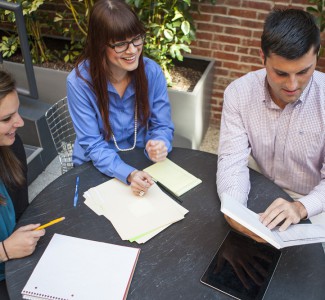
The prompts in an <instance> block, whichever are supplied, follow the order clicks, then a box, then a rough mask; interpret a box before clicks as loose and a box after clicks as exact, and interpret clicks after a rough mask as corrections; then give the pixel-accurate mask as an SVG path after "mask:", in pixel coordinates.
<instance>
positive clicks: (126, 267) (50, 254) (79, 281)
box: [21, 234, 140, 300]
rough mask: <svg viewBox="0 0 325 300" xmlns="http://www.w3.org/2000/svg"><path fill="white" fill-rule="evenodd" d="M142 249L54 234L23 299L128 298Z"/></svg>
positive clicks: (25, 290) (78, 299) (87, 299)
mask: <svg viewBox="0 0 325 300" xmlns="http://www.w3.org/2000/svg"><path fill="white" fill-rule="evenodd" d="M139 253H140V249H138V248H130V247H124V246H118V245H113V244H108V243H102V242H96V241H91V240H85V239H80V238H75V237H71V236H66V235H61V234H54V236H53V237H52V239H51V241H50V243H49V245H48V246H47V248H46V249H45V252H44V253H43V255H42V257H41V259H40V260H39V262H38V263H37V265H36V267H35V269H34V271H33V273H32V275H31V276H30V278H29V280H28V282H27V284H26V285H25V287H24V289H23V290H22V292H21V293H22V295H23V299H33V300H34V299H35V300H36V299H61V300H89V299H96V300H104V299H120V300H122V299H126V297H127V293H128V289H129V286H130V283H131V279H132V276H133V273H134V270H135V265H136V263H137V260H138V256H139Z"/></svg>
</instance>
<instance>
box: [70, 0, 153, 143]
mask: <svg viewBox="0 0 325 300" xmlns="http://www.w3.org/2000/svg"><path fill="white" fill-rule="evenodd" d="M139 34H145V28H144V26H143V24H142V23H141V22H140V20H139V19H138V17H137V15H136V14H135V13H134V12H133V11H132V9H131V8H130V6H128V5H127V4H126V3H125V2H124V1H119V0H99V1H96V3H95V4H94V6H93V8H92V11H91V13H90V17H89V26H88V35H87V40H86V45H85V49H84V52H83V53H82V55H81V56H80V57H79V58H78V60H77V62H76V73H77V76H79V77H80V78H82V79H83V80H85V79H84V78H83V77H82V76H81V74H80V71H79V65H80V63H82V62H83V61H85V60H87V61H88V62H89V73H90V77H91V82H89V81H87V80H85V81H86V82H87V84H88V85H89V87H90V88H91V89H92V90H93V92H94V93H95V95H96V98H97V104H98V108H99V111H100V113H101V117H102V119H103V123H104V128H105V131H106V137H105V138H106V139H109V138H110V137H111V136H112V129H111V126H110V121H109V105H110V101H109V96H108V91H107V81H109V80H110V78H112V73H111V71H110V69H109V67H108V64H107V56H106V48H107V44H108V43H114V42H116V41H121V40H126V39H128V38H130V37H133V36H136V35H139ZM130 76H131V79H132V80H133V82H134V83H135V95H136V103H137V107H138V118H139V120H140V123H141V124H142V125H143V126H146V124H147V121H148V118H149V114H150V109H149V100H148V80H147V77H146V74H145V70H144V62H143V53H141V55H140V58H139V65H138V68H137V69H136V70H134V71H132V72H130Z"/></svg>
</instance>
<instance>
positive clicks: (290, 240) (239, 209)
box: [221, 194, 325, 249]
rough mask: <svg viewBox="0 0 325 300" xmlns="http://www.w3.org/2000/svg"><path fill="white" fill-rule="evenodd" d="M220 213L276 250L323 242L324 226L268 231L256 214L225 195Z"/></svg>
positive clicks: (309, 225) (308, 225) (299, 226)
mask: <svg viewBox="0 0 325 300" xmlns="http://www.w3.org/2000/svg"><path fill="white" fill-rule="evenodd" d="M221 212H223V213H224V214H225V215H227V216H229V217H230V218H232V219H233V220H235V221H236V222H238V223H239V224H241V225H243V226H244V227H246V228H247V229H249V230H250V231H252V232H254V233H255V234H257V235H258V236H260V237H261V238H262V239H264V240H265V241H267V242H268V243H270V244H271V245H273V246H274V247H276V248H278V249H280V248H285V247H289V246H297V245H304V244H312V243H322V242H325V226H322V225H315V224H294V225H291V226H290V227H289V228H288V229H287V230H285V231H279V230H278V227H276V228H274V229H273V230H270V229H269V228H267V227H266V226H265V225H263V224H262V223H261V222H260V220H259V215H258V214H256V213H254V212H253V211H251V210H250V209H248V208H247V207H246V206H244V205H243V204H241V203H240V202H238V201H236V200H235V199H233V198H232V197H230V196H229V195H227V194H223V195H222V203H221Z"/></svg>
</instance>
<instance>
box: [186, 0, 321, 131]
mask: <svg viewBox="0 0 325 300" xmlns="http://www.w3.org/2000/svg"><path fill="white" fill-rule="evenodd" d="M216 2H217V3H216V4H215V5H212V4H211V3H210V0H204V1H202V2H200V3H195V2H194V7H196V5H197V6H198V8H199V11H200V13H197V12H193V17H194V20H195V22H196V25H197V33H196V36H197V40H196V41H195V42H193V43H192V45H191V49H192V54H194V55H200V56H205V57H212V58H214V59H215V60H216V62H215V70H214V71H215V74H214V85H213V96H212V99H211V123H212V124H215V125H217V126H219V123H220V117H221V111H222V101H223V91H224V90H225V88H226V86H227V85H228V84H229V83H230V82H231V81H233V80H234V79H236V78H238V77H240V76H242V75H244V74H246V73H247V72H249V71H252V70H256V69H260V68H262V67H263V65H262V62H261V59H260V57H259V47H260V37H261V34H262V29H263V23H264V19H265V17H266V15H267V14H268V13H269V12H270V10H272V9H273V8H274V7H288V6H291V7H293V8H300V9H304V10H305V9H306V7H307V6H310V5H309V4H308V1H307V0H282V1H272V0H258V1H250V0H216ZM322 44H323V46H325V33H323V34H322ZM318 69H319V70H321V71H323V72H325V56H324V57H322V58H321V59H320V60H319V62H318Z"/></svg>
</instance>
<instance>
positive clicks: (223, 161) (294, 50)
mask: <svg viewBox="0 0 325 300" xmlns="http://www.w3.org/2000/svg"><path fill="white" fill-rule="evenodd" d="M319 48H320V32H319V29H318V27H317V26H316V24H315V20H314V18H313V17H312V15H310V14H309V13H307V12H304V11H301V10H296V9H287V10H273V11H272V12H271V13H270V14H269V15H268V16H267V18H266V21H265V24H264V31H263V34H262V38H261V51H260V54H261V58H262V60H263V62H264V65H265V68H264V69H261V70H258V71H254V72H250V73H248V74H246V75H245V76H243V77H241V78H239V79H237V80H235V81H234V82H232V83H231V84H230V85H229V86H228V87H227V89H226V90H225V93H224V104H223V112H222V120H221V129H220V141H219V150H218V155H219V159H218V171H217V188H218V194H219V196H220V199H221V201H223V194H228V195H230V196H232V197H233V198H235V199H238V201H240V202H241V203H243V204H244V205H247V198H248V193H249V190H250V181H249V171H248V161H249V158H250V157H251V158H253V161H254V162H256V164H257V167H258V168H259V170H260V172H261V173H262V174H264V175H265V176H266V177H267V178H269V179H270V180H272V181H273V182H274V183H276V184H277V185H278V186H280V187H281V188H283V189H284V190H286V191H287V192H289V194H290V195H293V194H295V195H298V197H297V201H294V202H289V201H286V200H284V199H282V198H278V199H274V202H273V203H272V204H271V205H270V206H269V207H268V208H267V209H266V210H265V212H263V213H262V214H261V216H260V221H261V222H262V223H263V224H265V225H266V226H268V228H270V229H272V228H274V227H275V226H277V225H278V224H280V223H281V222H283V223H282V225H281V226H280V230H285V229H287V228H288V226H290V224H296V223H298V222H299V221H300V220H301V219H305V218H309V217H311V216H314V215H317V214H320V213H322V212H324V211H325V74H324V73H321V72H318V71H316V70H315V67H316V63H317V54H318V52H319ZM291 192H292V193H291ZM226 219H227V221H228V222H229V224H230V225H231V226H233V227H234V228H236V229H238V230H240V231H245V229H243V228H242V227H241V226H240V225H239V224H237V223H236V222H234V221H233V220H231V219H230V218H228V217H226ZM246 233H248V234H249V235H251V236H252V237H253V234H252V233H250V232H246Z"/></svg>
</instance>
